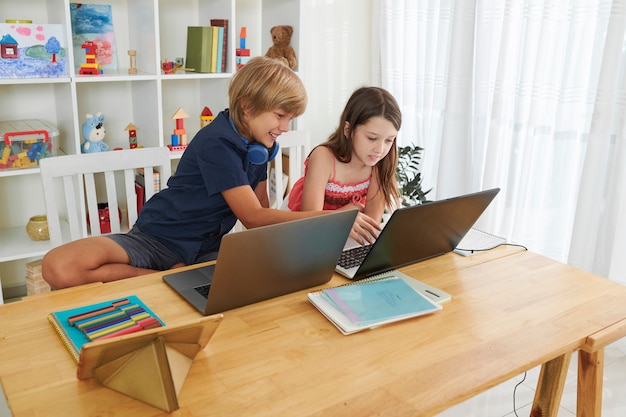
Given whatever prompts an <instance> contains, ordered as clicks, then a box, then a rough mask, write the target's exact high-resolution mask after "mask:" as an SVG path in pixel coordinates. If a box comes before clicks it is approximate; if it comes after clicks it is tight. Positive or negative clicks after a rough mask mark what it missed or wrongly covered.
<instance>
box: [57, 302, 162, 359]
mask: <svg viewBox="0 0 626 417" xmlns="http://www.w3.org/2000/svg"><path fill="white" fill-rule="evenodd" d="M146 319H149V320H147V321H144V322H142V323H146V324H145V325H143V324H142V325H138V324H137V323H138V322H139V321H141V320H146ZM48 321H49V322H50V324H51V325H52V327H53V328H54V329H55V330H56V332H57V333H58V335H59V337H60V338H61V342H63V344H64V345H65V347H66V348H67V350H68V352H69V353H70V355H72V358H73V359H74V361H75V362H76V363H78V360H79V357H80V352H81V349H82V347H83V346H84V345H85V344H87V343H89V342H91V341H95V340H98V339H102V338H110V337H115V336H120V335H122V334H129V332H130V331H131V330H132V331H136V332H138V331H141V330H148V329H151V328H156V327H162V326H164V325H165V323H163V321H162V320H161V319H159V318H158V316H157V315H156V314H154V312H152V310H150V309H149V308H148V306H146V305H145V304H144V303H143V302H142V301H141V300H140V299H139V298H138V297H136V296H134V295H130V296H128V297H124V298H120V299H116V300H111V301H105V302H102V303H96V304H89V305H86V306H82V307H76V308H71V309H68V310H62V311H55V312H52V313H50V314H48ZM132 326H139V327H142V328H141V329H139V327H132ZM124 330H126V332H123V331H124Z"/></svg>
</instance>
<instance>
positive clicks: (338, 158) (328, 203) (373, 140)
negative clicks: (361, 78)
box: [288, 87, 402, 244]
mask: <svg viewBox="0 0 626 417" xmlns="http://www.w3.org/2000/svg"><path fill="white" fill-rule="evenodd" d="M401 124H402V114H401V112H400V108H399V106H398V103H397V102H396V100H395V98H394V97H393V96H392V95H391V94H390V93H389V92H388V91H386V90H384V89H382V88H378V87H361V88H359V89H357V90H356V91H355V92H354V93H353V94H352V96H351V97H350V99H349V100H348V103H347V104H346V107H345V109H344V111H343V114H342V115H341V118H340V119H339V126H338V127H337V130H336V131H335V132H334V133H333V134H332V135H331V136H330V137H329V139H328V140H327V141H326V142H324V143H322V144H320V145H319V146H317V147H316V148H315V149H313V151H312V152H311V154H310V155H309V157H308V158H307V160H306V161H305V174H304V177H302V178H300V179H299V180H298V181H297V182H296V183H295V184H294V186H293V188H292V190H291V192H290V194H289V203H288V207H289V209H290V210H292V211H309V210H347V209H354V208H355V207H356V208H358V209H359V211H360V212H361V213H362V215H361V214H360V215H359V217H357V221H356V222H355V224H354V226H353V228H352V232H351V233H350V236H351V237H352V238H353V239H355V240H356V241H357V242H359V243H361V244H364V243H365V242H366V241H367V242H368V243H373V241H374V240H375V239H376V237H377V236H378V232H379V231H380V222H381V220H382V215H383V212H384V210H385V208H388V209H389V210H392V209H393V207H395V206H397V202H398V199H399V193H398V185H397V183H396V166H397V164H398V151H397V148H396V136H397V134H398V130H400V125H401ZM374 224H375V225H376V230H375V232H374V233H372V232H371V229H372V225H374Z"/></svg>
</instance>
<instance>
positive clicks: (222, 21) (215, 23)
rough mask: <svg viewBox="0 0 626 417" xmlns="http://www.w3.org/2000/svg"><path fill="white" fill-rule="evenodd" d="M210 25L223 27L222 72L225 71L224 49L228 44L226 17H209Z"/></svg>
mask: <svg viewBox="0 0 626 417" xmlns="http://www.w3.org/2000/svg"><path fill="white" fill-rule="evenodd" d="M211 26H220V27H223V28H224V42H223V43H222V72H226V51H227V45H228V19H211Z"/></svg>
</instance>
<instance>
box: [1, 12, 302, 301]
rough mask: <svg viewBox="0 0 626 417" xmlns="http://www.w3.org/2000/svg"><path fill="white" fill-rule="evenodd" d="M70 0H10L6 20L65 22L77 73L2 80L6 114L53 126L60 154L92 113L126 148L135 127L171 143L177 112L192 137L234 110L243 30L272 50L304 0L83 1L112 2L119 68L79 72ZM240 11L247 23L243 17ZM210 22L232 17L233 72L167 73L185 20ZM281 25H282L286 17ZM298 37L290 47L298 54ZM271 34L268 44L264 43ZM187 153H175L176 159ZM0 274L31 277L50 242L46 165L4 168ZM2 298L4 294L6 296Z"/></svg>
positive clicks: (258, 50) (77, 138) (253, 42)
mask: <svg viewBox="0 0 626 417" xmlns="http://www.w3.org/2000/svg"><path fill="white" fill-rule="evenodd" d="M70 3H71V2H70V1H69V0H3V1H2V2H0V22H4V21H5V20H8V19H28V20H32V22H33V23H54V24H62V25H64V29H65V34H66V39H65V45H66V52H67V62H68V72H69V77H66V78H10V79H8V78H0V120H19V119H43V120H46V121H48V122H50V123H52V124H53V125H55V126H56V127H57V128H58V130H59V132H60V135H59V137H58V144H59V154H75V153H79V152H80V144H81V142H82V138H81V133H80V128H81V125H82V124H83V122H84V121H85V116H86V114H88V113H90V114H95V113H97V112H101V113H102V114H103V115H104V117H105V120H104V126H105V128H106V137H105V139H104V142H105V143H107V144H108V145H109V148H110V149H112V148H115V147H122V148H128V146H129V145H128V132H126V131H125V130H124V129H125V127H126V126H127V125H128V124H129V123H131V122H132V123H134V124H135V125H136V126H137V127H138V130H137V139H138V144H139V145H140V146H145V147H151V146H166V145H168V144H170V136H171V133H172V132H173V129H174V127H175V122H174V121H173V120H171V116H172V115H173V114H174V113H175V112H176V110H177V109H178V108H183V109H184V110H185V111H186V112H187V113H188V114H189V115H190V118H189V119H185V121H184V123H185V129H186V130H187V136H188V138H189V139H191V138H193V136H194V135H195V133H196V132H197V131H198V130H199V129H200V113H201V111H202V109H203V108H204V106H208V107H209V108H210V109H211V111H212V112H213V113H214V114H217V113H218V112H219V111H221V110H223V109H224V108H226V107H228V83H229V81H230V78H231V77H232V75H233V71H234V70H235V49H236V48H237V47H238V46H239V33H240V32H239V31H240V28H241V26H246V27H247V41H248V44H247V46H248V47H249V48H250V49H251V50H252V56H256V55H264V54H265V52H266V50H267V48H269V45H270V43H271V40H270V38H269V29H270V27H271V26H273V25H275V24H291V25H292V26H294V32H295V33H297V32H298V20H299V19H300V3H301V1H300V0H263V1H258V0H107V1H102V0H96V1H92V0H87V1H83V2H82V3H83V4H110V5H111V7H112V15H113V26H114V32H115V43H116V45H115V47H116V56H117V63H118V69H117V71H111V70H106V71H105V72H104V74H102V75H98V76H93V75H80V74H79V73H78V71H79V67H80V64H81V63H83V62H85V57H84V56H82V55H81V56H74V55H73V48H72V35H71V34H72V29H71V27H70ZM239 15H241V16H242V23H239V22H238V16H239ZM210 19H228V20H229V33H228V50H227V63H226V72H225V73H218V74H200V73H194V72H187V73H181V72H178V73H176V74H173V75H166V74H162V71H161V61H162V60H164V59H168V60H172V61H173V60H174V59H175V58H177V57H183V58H185V54H186V44H187V26H209V25H210ZM278 21H280V23H279V22H278ZM295 33H294V37H293V38H292V42H291V44H292V46H293V47H294V48H295V49H296V51H298V46H297V43H298V42H297V37H296V35H295ZM261 39H264V40H263V44H260V43H259V40H261ZM128 50H136V51H137V56H136V68H137V70H138V71H137V74H133V75H130V74H129V73H128V68H129V66H130V58H129V56H128ZM180 155H181V153H172V160H173V165H174V166H175V165H176V163H177V159H178V158H180ZM0 193H1V194H2V196H3V198H1V199H0V278H1V279H2V282H3V284H4V285H5V286H14V285H21V284H23V283H24V276H25V269H24V265H25V263H27V262H30V261H31V260H34V259H38V258H41V256H42V255H43V254H45V253H46V252H47V251H48V250H49V249H50V243H49V242H35V241H31V240H30V239H29V238H28V236H27V235H26V232H25V227H26V223H27V222H28V219H29V218H30V217H31V216H33V215H36V214H43V213H45V206H44V201H43V193H42V189H41V181H40V178H39V169H38V168H30V169H21V170H0ZM1 300H2V297H1V294H0V302H1Z"/></svg>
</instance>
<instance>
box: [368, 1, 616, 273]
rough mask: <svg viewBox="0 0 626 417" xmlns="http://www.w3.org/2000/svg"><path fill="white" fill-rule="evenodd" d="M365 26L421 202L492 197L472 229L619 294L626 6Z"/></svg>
mask: <svg viewBox="0 0 626 417" xmlns="http://www.w3.org/2000/svg"><path fill="white" fill-rule="evenodd" d="M372 26H373V35H372V44H373V51H372V74H373V80H374V82H377V83H379V84H380V85H381V86H382V87H384V88H387V89H388V90H389V91H391V92H392V93H393V94H394V95H395V96H396V98H397V99H398V101H399V102H400V104H401V107H402V111H403V126H402V129H401V132H400V137H399V142H400V144H408V143H415V144H417V145H419V146H422V147H423V148H424V149H425V151H424V159H423V162H422V175H423V178H424V185H425V186H426V187H433V191H431V194H429V196H430V198H431V199H439V198H444V197H449V196H453V195H458V194H463V193H467V192H473V191H477V190H481V189H487V188H492V187H500V188H501V189H502V191H501V192H500V194H499V195H498V197H497V198H496V200H494V202H493V203H492V206H491V207H490V208H489V209H488V211H487V212H486V214H485V215H484V216H483V217H482V218H481V219H480V221H479V225H480V226H481V227H482V228H485V229H488V230H489V231H491V232H493V233H497V234H500V235H502V236H504V237H507V238H508V239H509V240H510V241H512V242H518V243H521V244H524V245H526V246H527V247H528V248H529V249H531V250H534V251H536V252H539V253H542V254H544V255H546V256H549V257H551V258H554V259H557V260H560V261H563V262H568V263H570V264H572V265H575V266H578V267H580V268H583V269H586V270H589V271H592V272H594V273H596V274H599V275H602V276H605V277H609V278H612V279H614V280H616V281H621V282H623V283H626V243H624V242H626V144H625V143H624V141H625V140H626V120H625V119H626V38H625V35H626V0H552V1H550V0H492V1H487V0H485V1H483V0H457V1H454V0H441V1H434V0H419V1H415V0H374V1H373V14H372Z"/></svg>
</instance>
